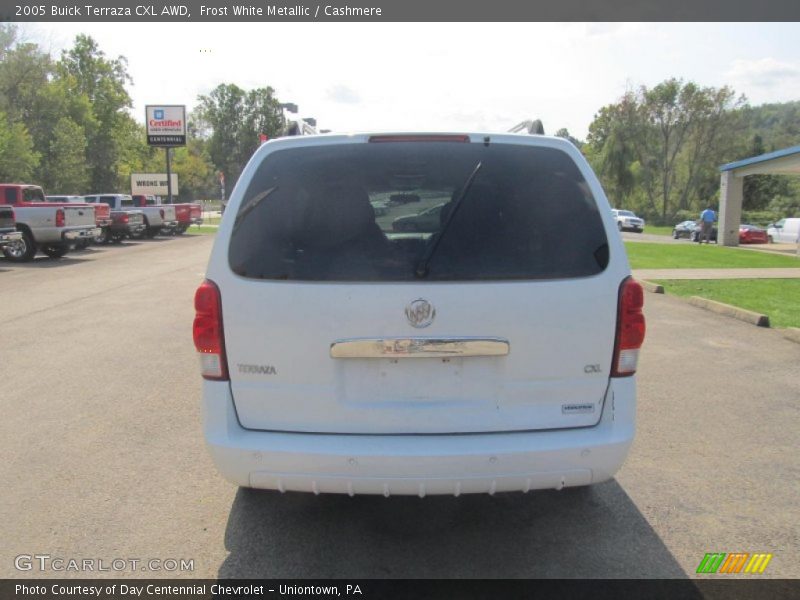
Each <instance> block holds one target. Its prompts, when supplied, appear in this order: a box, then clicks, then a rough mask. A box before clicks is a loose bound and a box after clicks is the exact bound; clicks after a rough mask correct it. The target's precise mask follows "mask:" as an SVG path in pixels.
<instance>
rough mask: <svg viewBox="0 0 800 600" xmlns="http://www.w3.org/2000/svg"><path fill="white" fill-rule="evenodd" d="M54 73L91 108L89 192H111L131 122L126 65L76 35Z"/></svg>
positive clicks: (114, 184) (128, 79) (88, 154)
mask: <svg viewBox="0 0 800 600" xmlns="http://www.w3.org/2000/svg"><path fill="white" fill-rule="evenodd" d="M56 71H57V74H58V78H59V79H60V80H61V84H62V85H63V86H64V88H65V89H66V91H67V92H68V93H74V94H78V95H83V96H85V97H86V98H87V99H88V101H89V103H90V105H91V109H92V117H93V118H92V121H90V122H88V123H86V127H85V132H86V138H87V148H86V162H87V166H88V168H89V185H90V188H91V189H93V190H113V189H115V188H116V187H117V186H118V185H119V184H120V178H119V171H120V164H119V163H120V157H121V154H122V145H121V143H120V140H121V139H123V132H124V131H125V128H126V127H128V126H129V123H130V121H132V119H131V117H130V115H129V114H128V113H127V111H126V109H127V108H129V107H130V106H131V98H130V96H129V95H128V91H127V90H126V89H125V85H126V84H127V83H131V78H130V76H129V75H128V71H127V61H126V60H125V58H124V57H122V56H120V57H117V58H116V59H108V58H106V56H105V53H103V52H102V51H101V50H100V49H99V48H98V46H97V42H95V41H94V40H93V39H92V38H91V37H89V36H87V35H78V36H77V37H76V38H75V44H74V45H73V47H72V48H70V49H69V50H65V51H63V52H62V54H61V60H60V61H59V62H58V64H57V66H56Z"/></svg>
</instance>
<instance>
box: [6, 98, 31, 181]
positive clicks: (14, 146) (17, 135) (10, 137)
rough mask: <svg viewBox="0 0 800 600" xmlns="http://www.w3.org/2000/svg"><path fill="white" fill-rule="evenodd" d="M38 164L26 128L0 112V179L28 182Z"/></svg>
mask: <svg viewBox="0 0 800 600" xmlns="http://www.w3.org/2000/svg"><path fill="white" fill-rule="evenodd" d="M38 165H39V153H38V152H35V151H34V149H33V140H32V139H31V136H30V134H29V133H28V130H27V129H26V128H25V126H24V125H23V124H22V123H10V122H9V121H8V118H7V117H6V115H5V114H4V113H0V181H18V182H23V183H28V182H30V181H32V179H31V178H32V176H33V172H34V170H35V169H36V167H37V166H38Z"/></svg>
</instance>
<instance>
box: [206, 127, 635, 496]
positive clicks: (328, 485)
mask: <svg viewBox="0 0 800 600" xmlns="http://www.w3.org/2000/svg"><path fill="white" fill-rule="evenodd" d="M398 197H402V198H404V200H406V201H404V202H389V200H390V199H391V198H398ZM441 204H444V206H443V207H442V208H441V210H440V211H439V214H440V217H439V219H438V221H436V222H433V221H423V220H419V226H418V227H416V228H415V230H414V231H405V230H403V231H396V230H394V229H393V227H392V224H393V223H395V222H397V221H396V220H397V219H398V218H401V217H404V216H407V215H416V214H421V213H423V212H424V211H426V210H428V209H429V208H432V207H434V206H438V205H441ZM376 205H381V206H386V207H387V208H388V210H386V211H376V210H375V209H374V206H376ZM616 227H617V226H616V222H615V221H614V219H613V218H612V217H611V209H610V207H609V204H608V201H607V199H606V197H605V195H604V193H603V190H602V189H601V187H600V184H599V182H598V180H597V178H596V177H595V175H594V173H593V172H592V170H591V168H590V167H589V165H588V163H587V162H586V161H585V160H584V158H583V156H582V155H581V154H580V152H579V151H578V150H577V149H576V148H575V147H574V146H573V145H572V144H570V143H569V142H567V141H565V140H562V139H560V138H555V137H545V136H538V135H515V134H499V135H494V134H458V135H453V134H373V135H370V134H356V135H326V136H303V137H295V138H284V139H277V140H273V141H270V142H268V143H265V144H263V145H262V146H260V147H259V148H258V150H257V151H256V152H255V154H254V156H253V157H252V159H251V160H250V162H249V163H248V165H247V166H246V168H245V169H244V171H243V172H242V175H241V178H240V179H239V181H238V183H237V184H236V188H235V189H234V191H233V193H232V195H231V198H230V201H229V204H228V209H227V210H226V211H225V215H224V218H223V220H222V223H221V225H220V227H219V232H218V234H217V236H216V240H215V243H214V248H213V251H212V253H211V258H210V261H209V264H208V270H207V275H206V280H205V281H204V282H203V283H202V285H201V286H200V287H199V289H198V290H197V293H196V296H195V310H196V317H195V321H194V342H195V346H196V348H197V351H198V353H199V357H200V364H201V370H202V375H203V378H204V382H203V414H204V430H205V438H206V442H207V446H208V449H209V450H210V452H211V456H212V457H213V460H214V463H215V464H216V466H217V468H218V469H219V471H220V472H221V473H222V474H223V475H224V476H225V477H226V478H227V479H229V480H230V481H231V482H233V483H235V484H237V485H239V486H244V487H252V488H263V489H272V490H280V491H282V492H284V491H302V492H312V493H315V494H318V493H324V492H334V493H346V494H350V495H354V494H383V495H384V496H390V495H395V494H400V495H411V494H413V495H419V496H425V495H430V494H452V495H455V496H458V495H460V494H466V493H489V494H493V493H495V492H506V491H528V490H531V489H542V488H556V489H561V488H563V487H568V486H584V485H588V484H592V483H597V482H601V481H605V480H608V479H609V478H611V477H612V476H613V475H614V473H615V472H616V471H617V470H618V469H619V468H620V466H621V465H622V463H623V461H624V460H625V457H626V455H627V453H628V449H629V447H630V444H631V442H632V440H633V436H634V422H635V412H636V383H635V378H634V377H633V375H634V373H635V372H636V365H637V359H638V355H639V348H640V346H641V344H642V341H643V339H644V333H645V323H644V316H643V313H642V304H643V293H642V288H641V286H640V285H639V284H638V283H636V282H635V281H634V280H633V279H631V271H630V267H629V266H628V260H627V257H626V255H625V249H624V246H623V244H622V240H621V238H620V236H619V234H618V233H617V232H616Z"/></svg>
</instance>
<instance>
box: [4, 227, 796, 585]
mask: <svg viewBox="0 0 800 600" xmlns="http://www.w3.org/2000/svg"><path fill="white" fill-rule="evenodd" d="M212 243H213V236H210V235H207V236H200V235H185V236H182V237H179V238H170V239H167V238H157V239H154V240H146V241H137V242H125V243H123V244H122V245H121V246H105V247H93V248H90V249H88V250H86V251H84V252H81V253H72V254H69V255H68V256H67V257H65V258H64V259H62V260H50V259H47V258H46V257H40V258H37V259H36V260H35V261H34V262H31V263H24V264H12V263H9V262H8V261H6V260H2V259H0V306H2V311H3V318H2V323H3V325H2V327H3V335H2V337H1V338H0V340H1V341H2V356H3V358H2V361H1V362H0V386H2V393H0V397H2V409H3V419H1V420H0V444H2V450H1V451H2V455H3V456H4V460H3V461H2V464H1V465H0V481H3V482H4V485H5V492H4V502H3V503H2V505H0V539H2V540H3V542H2V555H1V556H0V577H20V576H23V577H25V576H31V575H36V576H53V577H56V576H64V575H67V576H81V575H83V576H102V575H104V573H88V574H87V573H64V572H53V571H50V572H44V573H40V572H21V571H19V570H17V569H16V568H15V565H14V557H16V556H18V555H20V554H35V553H39V554H49V555H51V556H59V557H64V558H77V559H83V558H95V559H104V560H106V561H111V560H113V559H115V558H123V559H130V558H140V559H149V558H156V559H168V558H173V559H191V560H193V561H194V570H193V571H191V572H184V573H180V572H178V573H176V572H163V571H162V572H155V573H154V572H141V571H140V570H136V571H133V572H131V571H127V572H125V571H123V572H122V573H114V572H112V573H105V574H107V575H123V576H127V575H136V576H147V577H152V576H175V575H177V576H193V577H216V576H219V577H286V578H290V577H345V578H346V577H401V578H402V577H434V578H435V577H489V578H491V577H652V578H658V577H687V576H688V577H692V576H695V570H696V568H697V566H698V564H699V563H700V561H701V559H702V558H703V556H704V554H705V553H707V552H767V553H772V554H773V555H774V556H773V559H772V561H771V562H770V563H769V567H768V569H767V570H766V572H765V574H764V576H769V577H786V578H796V577H800V566H798V563H797V561H796V557H797V554H798V551H799V550H800V526H799V525H798V524H800V505H799V504H798V501H797V498H798V495H800V487H798V481H799V480H800V458H798V453H797V436H798V431H800V385H798V376H797V373H798V368H797V366H798V364H800V345H797V344H794V343H792V342H789V341H787V340H785V339H783V338H782V337H781V336H780V334H779V333H778V332H776V331H773V330H769V329H762V328H757V327H754V326H752V325H748V324H745V323H742V322H739V321H735V320H733V319H729V318H726V317H722V316H718V315H715V314H712V313H708V312H705V311H702V310H700V309H697V308H694V307H692V306H689V305H688V304H686V303H685V302H683V301H681V300H679V299H677V298H674V297H669V296H662V295H654V294H648V295H647V297H646V306H645V308H646V315H647V319H648V334H647V339H646V342H645V346H644V349H643V352H642V358H641V362H640V369H639V375H638V382H639V423H638V431H637V438H636V441H635V443H634V446H633V449H632V451H631V454H630V456H629V458H628V461H627V463H626V464H625V466H624V467H623V469H622V470H621V471H620V473H619V474H618V476H617V479H616V481H612V482H609V483H605V484H602V485H599V486H596V487H593V488H590V489H588V490H565V491H561V492H556V491H545V492H536V493H533V492H532V493H529V494H527V495H522V494H511V495H500V494H498V495H496V496H462V497H459V498H451V497H428V498H425V499H420V498H416V497H414V498H402V497H392V498H388V499H386V498H383V497H355V498H350V497H346V496H320V497H315V496H312V495H293V494H288V495H285V496H281V495H280V494H277V493H266V492H255V491H242V490H237V489H236V488H234V487H233V486H231V485H230V484H228V483H227V482H225V481H224V480H222V479H221V478H220V477H219V476H218V475H217V473H216V471H215V470H214V468H213V465H212V464H211V461H210V459H209V457H208V456H207V454H206V452H205V449H204V447H203V439H202V431H201V423H200V410H199V398H200V387H201V378H200V376H199V373H198V366H197V362H196V357H195V352H194V348H193V345H192V339H191V320H192V317H193V307H192V297H193V293H194V290H195V288H196V286H197V285H198V284H199V282H200V281H201V280H202V277H203V272H204V270H205V263H206V260H207V258H208V254H209V251H210V249H211V244H212Z"/></svg>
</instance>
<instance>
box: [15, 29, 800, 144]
mask: <svg viewBox="0 0 800 600" xmlns="http://www.w3.org/2000/svg"><path fill="white" fill-rule="evenodd" d="M22 29H23V34H24V37H25V38H26V39H27V40H28V41H32V42H37V43H39V44H40V46H42V47H43V48H44V49H48V50H50V51H51V53H53V55H54V56H58V55H59V53H60V50H61V49H62V48H65V47H69V46H70V45H71V44H72V41H73V40H74V37H75V35H77V34H78V33H86V34H88V35H91V36H92V37H93V38H94V39H95V40H97V42H98V44H99V46H100V49H101V50H103V51H104V52H105V53H106V55H107V56H109V57H116V56H119V55H122V56H125V57H126V58H127V60H128V68H129V72H130V74H131V76H132V78H133V86H130V87H129V90H130V92H131V95H132V98H133V109H132V110H133V116H134V117H135V118H136V119H138V120H139V121H142V122H143V121H144V106H145V105H146V104H185V105H187V107H188V108H189V109H190V110H191V108H192V107H193V106H194V105H195V104H196V103H197V96H198V95H199V94H207V93H209V92H210V91H211V90H212V89H213V88H214V87H216V86H217V85H219V84H220V83H235V84H237V85H239V86H240V87H243V88H247V89H250V88H254V87H263V86H267V85H269V86H271V87H273V88H274V89H275V90H276V96H277V97H278V99H279V100H280V101H281V102H293V103H295V104H297V105H298V106H299V109H300V111H299V114H300V116H303V117H315V118H316V119H317V122H318V126H319V127H320V128H323V129H331V130H333V131H337V132H346V131H391V130H397V131H409V130H410V131H414V130H416V131H494V132H498V131H507V130H508V129H509V128H511V127H512V126H514V125H516V124H517V123H519V122H521V121H524V120H526V119H537V118H538V119H541V120H542V121H543V123H544V127H545V132H546V133H555V132H556V130H558V129H560V128H562V127H566V128H567V129H569V131H570V133H571V134H572V135H573V136H575V137H577V138H579V139H585V137H586V134H587V132H588V127H589V124H590V123H591V122H592V119H593V117H594V115H595V113H596V112H597V111H598V110H599V109H600V108H601V107H602V106H604V105H607V104H610V103H612V102H615V101H616V100H618V99H619V98H620V97H621V96H622V95H623V94H624V93H625V91H626V90H628V89H631V88H636V87H638V86H640V85H645V86H648V87H651V86H654V85H656V84H658V83H659V82H661V81H663V80H665V79H667V78H670V77H678V78H682V79H684V80H687V81H688V80H691V81H694V82H696V83H698V84H700V85H703V86H714V87H719V86H722V85H729V86H731V87H732V88H733V89H734V90H735V91H736V92H737V94H744V95H745V96H746V97H747V100H748V101H749V102H750V104H753V105H758V104H763V103H769V102H787V101H791V100H800V44H798V43H797V40H798V39H799V38H800V35H799V34H800V24H797V23H159V24H147V23H125V24H115V23H99V24H98V23H91V24H81V23H36V24H24V25H22Z"/></svg>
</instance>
